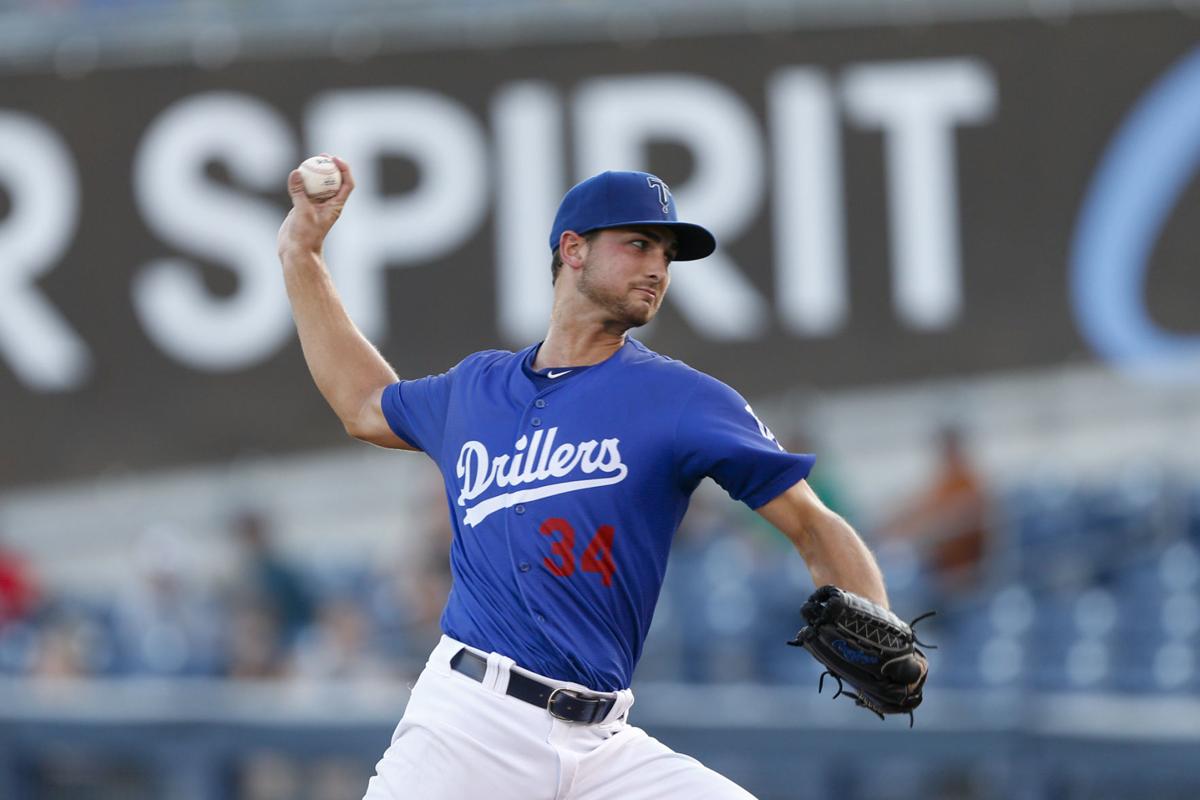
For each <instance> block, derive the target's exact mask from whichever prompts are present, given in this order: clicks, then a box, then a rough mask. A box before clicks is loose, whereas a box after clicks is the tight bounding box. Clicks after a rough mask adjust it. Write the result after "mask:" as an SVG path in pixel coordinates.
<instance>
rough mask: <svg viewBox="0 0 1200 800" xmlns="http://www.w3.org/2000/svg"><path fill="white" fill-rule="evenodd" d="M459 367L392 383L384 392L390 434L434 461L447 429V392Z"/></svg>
mask: <svg viewBox="0 0 1200 800" xmlns="http://www.w3.org/2000/svg"><path fill="white" fill-rule="evenodd" d="M457 370H458V367H457V366H456V367H454V368H452V369H450V370H449V371H448V372H443V373H442V374H440V375H430V376H428V377H425V378H418V379H417V380H411V381H400V382H399V383H393V384H392V385H391V386H389V387H387V388H386V389H384V390H383V398H382V400H381V401H380V402H381V405H382V406H383V416H384V418H385V419H387V423H388V426H389V427H390V428H391V429H392V432H393V433H395V434H396V435H397V436H399V437H400V438H401V439H403V440H404V441H406V442H408V443H409V444H411V445H412V446H413V447H416V448H418V449H420V450H423V451H425V452H426V453H429V454H431V455H434V456H435V457H436V454H437V452H438V451H439V450H441V446H442V437H443V433H444V432H445V429H446V410H447V408H448V407H449V405H450V389H451V386H452V385H453V382H454V378H455V372H456V371H457Z"/></svg>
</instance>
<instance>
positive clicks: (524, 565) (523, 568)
mask: <svg viewBox="0 0 1200 800" xmlns="http://www.w3.org/2000/svg"><path fill="white" fill-rule="evenodd" d="M519 569H520V570H521V572H529V562H528V561H522V562H521V564H520V567H519Z"/></svg>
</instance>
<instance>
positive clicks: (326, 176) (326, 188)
mask: <svg viewBox="0 0 1200 800" xmlns="http://www.w3.org/2000/svg"><path fill="white" fill-rule="evenodd" d="M300 175H301V177H303V178H304V192H305V194H307V195H308V196H309V197H311V198H312V199H313V200H328V199H329V198H331V197H333V196H334V195H335V194H337V191H338V189H340V188H342V172H341V170H339V169H338V167H337V164H335V163H333V159H332V158H326V157H325V156H313V157H312V158H307V159H305V160H304V163H302V164H301V165H300Z"/></svg>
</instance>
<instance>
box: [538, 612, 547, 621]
mask: <svg viewBox="0 0 1200 800" xmlns="http://www.w3.org/2000/svg"><path fill="white" fill-rule="evenodd" d="M537 618H538V622H545V621H546V618H545V617H543V616H542V615H541V614H538V615H537Z"/></svg>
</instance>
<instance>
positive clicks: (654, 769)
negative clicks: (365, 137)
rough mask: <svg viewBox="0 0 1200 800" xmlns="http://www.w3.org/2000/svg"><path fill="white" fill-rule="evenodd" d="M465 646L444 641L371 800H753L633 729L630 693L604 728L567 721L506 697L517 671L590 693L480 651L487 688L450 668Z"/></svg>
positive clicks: (379, 771) (620, 698)
mask: <svg viewBox="0 0 1200 800" xmlns="http://www.w3.org/2000/svg"><path fill="white" fill-rule="evenodd" d="M462 647H463V645H462V643H460V642H457V641H455V640H453V639H451V638H449V637H447V636H443V637H442V640H441V642H440V643H439V644H438V646H437V647H435V648H434V650H433V653H432V655H431V656H430V658H429V662H428V663H427V664H426V665H425V669H424V671H422V672H421V677H420V678H419V679H418V681H417V684H416V686H415V687H414V688H413V692H412V697H411V699H410V700H409V702H408V706H407V708H406V709H405V711H404V717H403V718H402V719H401V720H400V724H399V726H397V728H396V732H395V733H394V734H393V735H392V744H391V746H390V747H388V749H387V751H386V752H385V753H384V754H383V758H382V759H380V761H379V763H378V764H377V765H376V766H375V777H373V778H371V782H370V783H369V784H368V786H367V793H366V795H365V796H364V798H363V800H672V799H673V798H679V799H680V800H684V799H685V798H686V800H754V798H753V797H752V796H751V795H750V793H749V792H747V791H746V790H745V789H742V788H741V787H739V786H737V785H736V784H735V783H733V782H732V781H730V780H729V779H727V778H725V777H723V776H721V775H718V774H717V773H716V772H713V771H712V770H710V769H708V768H707V767H705V766H704V765H703V764H701V763H700V762H699V761H696V760H695V759H694V758H691V757H690V756H685V755H683V754H682V753H676V752H675V751H673V750H671V749H670V748H669V747H667V746H666V745H664V744H662V743H661V742H659V741H658V740H657V739H654V738H652V737H650V736H648V735H646V732H645V731H643V730H642V729H641V728H638V727H635V726H633V725H630V724H629V723H628V722H626V717H627V715H628V712H629V707H630V706H632V705H633V692H631V691H630V690H628V689H624V690H622V691H620V692H616V693H615V696H616V698H617V702H616V703H615V705H614V706H613V708H612V711H610V712H609V714H608V716H607V717H606V718H605V719H604V720H603V721H601V722H597V723H593V724H591V725H586V724H581V723H574V722H565V721H563V720H559V719H555V718H554V717H552V716H551V715H550V713H549V712H548V711H546V710H545V709H544V708H539V707H537V706H534V705H531V704H530V703H527V702H525V701H523V700H518V699H516V698H515V697H509V696H508V695H506V694H505V693H504V691H505V689H506V688H507V686H508V675H509V672H510V671H518V672H521V673H522V674H524V675H526V676H528V677H531V678H535V679H537V680H540V681H543V682H544V683H547V684H550V685H552V686H561V687H563V688H567V689H579V690H584V691H587V690H586V689H585V688H584V687H582V686H579V685H578V684H573V683H567V682H564V681H555V680H552V679H550V678H545V677H542V676H540V675H537V674H536V673H532V672H529V671H528V670H524V669H522V668H521V667H518V666H516V665H515V664H514V662H513V660H512V659H510V658H506V657H505V656H502V655H500V654H499V653H491V654H487V653H482V652H480V651H478V650H473V652H475V653H477V654H479V655H481V656H484V657H486V658H487V661H488V668H487V674H486V675H485V676H484V681H483V683H479V682H478V681H475V680H473V679H471V678H469V677H467V676H466V675H462V674H460V673H458V672H456V671H454V670H452V669H450V658H451V657H452V656H453V655H454V654H455V653H457V652H458V651H459V649H460V648H462ZM468 649H471V648H468Z"/></svg>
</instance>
